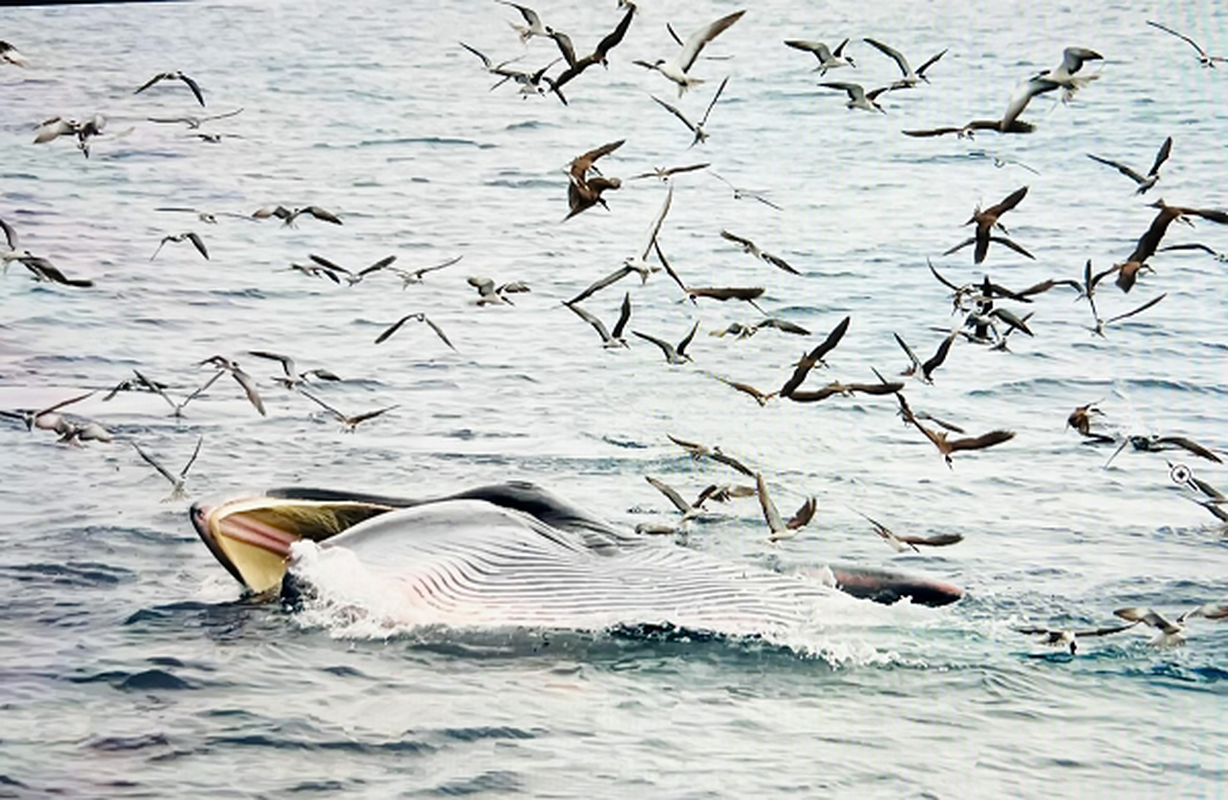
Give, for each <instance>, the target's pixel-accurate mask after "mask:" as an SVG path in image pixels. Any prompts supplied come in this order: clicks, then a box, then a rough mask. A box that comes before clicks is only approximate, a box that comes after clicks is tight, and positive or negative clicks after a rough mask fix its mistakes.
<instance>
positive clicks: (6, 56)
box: [0, 41, 30, 67]
mask: <svg viewBox="0 0 1228 800" xmlns="http://www.w3.org/2000/svg"><path fill="white" fill-rule="evenodd" d="M0 61H3V62H4V63H5V64H12V65H13V66H15V67H24V66H27V65H28V64H29V63H30V62H29V61H27V60H26V57H25V56H23V55H22V54H21V53H20V52H18V51H17V48H16V47H13V45H11V44H9V43H8V42H5V41H0Z"/></svg>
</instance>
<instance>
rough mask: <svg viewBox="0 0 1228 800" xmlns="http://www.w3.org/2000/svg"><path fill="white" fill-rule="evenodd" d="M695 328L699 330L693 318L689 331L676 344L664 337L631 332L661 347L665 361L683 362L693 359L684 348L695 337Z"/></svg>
mask: <svg viewBox="0 0 1228 800" xmlns="http://www.w3.org/2000/svg"><path fill="white" fill-rule="evenodd" d="M697 330H699V320H695V324H694V325H692V326H691V330H690V332H688V333H687V335H686V336H683V337H682V341H680V342H678V345H677V346H674V345H672V344H670V343H669V342H667V341H665V340H664V339H658V338H657V337H655V336H650V335H648V334H647V333H640V332H639V331H631V332H632V333H634V334H635V335H636V336H638V337H640V338H641V339H643V340H644V341H646V342H652V343H653V344H655V345H656V346H657V347H659V348H661V352H662V353H664V354H665V361H666V363H668V364H685V363H687V362H688V361H693V359H692V358H691V357H690V356H689V355H688V354H687V351H686V349H687V346H688V345H690V343H691V340H692V339H694V338H695V332H696V331H697Z"/></svg>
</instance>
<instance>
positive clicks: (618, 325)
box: [610, 292, 631, 341]
mask: <svg viewBox="0 0 1228 800" xmlns="http://www.w3.org/2000/svg"><path fill="white" fill-rule="evenodd" d="M630 319H631V292H624V293H623V304H622V307H621V308H619V310H618V321H617V322H615V323H614V330H613V331H612V332H611V334H610V335H611V336H612V338H613V339H614V340H615V341H617V340H620V339H622V338H623V330H625V329H626V327H627V322H628V321H629V320H630Z"/></svg>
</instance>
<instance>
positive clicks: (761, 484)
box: [755, 472, 819, 543]
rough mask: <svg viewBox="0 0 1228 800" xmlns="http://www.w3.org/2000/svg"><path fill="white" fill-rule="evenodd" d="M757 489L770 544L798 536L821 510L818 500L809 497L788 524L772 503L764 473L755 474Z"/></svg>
mask: <svg viewBox="0 0 1228 800" xmlns="http://www.w3.org/2000/svg"><path fill="white" fill-rule="evenodd" d="M755 488H756V490H757V493H758V495H759V508H760V509H761V510H762V511H763V519H764V521H766V522H767V525H768V541H769V542H773V543H775V542H779V541H783V540H784V539H792V538H793V537H794V536H797V534H798V532H799V531H800V530H801V529H802V528H804V527H806V526H807V525H809V524H810V520H812V519H814V514H815V512H816V511H817V510H818V508H819V501H818V498H816V497H813V496H811V497H807V498H806V500H805V502H803V503H802V507H801V508H799V509H798V510H797V513H796V514H794V515H793V516H792V517H790V518H789V520H788V521H787V522H786V521H785V520H784V519H782V518H781V516H780V512H779V511H778V510H777V509H776V504H775V503H774V502H772V497H771V495H769V494H768V489H767V481H765V480H764V479H763V474H762V473H759V472H756V473H755Z"/></svg>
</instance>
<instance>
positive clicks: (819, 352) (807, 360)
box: [780, 316, 852, 397]
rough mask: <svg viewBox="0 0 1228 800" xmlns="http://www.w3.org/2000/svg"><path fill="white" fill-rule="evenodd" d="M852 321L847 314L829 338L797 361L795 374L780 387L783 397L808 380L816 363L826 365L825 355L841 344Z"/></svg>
mask: <svg viewBox="0 0 1228 800" xmlns="http://www.w3.org/2000/svg"><path fill="white" fill-rule="evenodd" d="M851 321H852V317H851V316H847V317H845V318H844V319H842V320H840V322H838V323H837V324H836V327H834V328H832V330H831V333H829V334H827V338H826V339H824V340H823V341H822V342H820V343H819V345H818V347H816V348H814V349H813V350H811V351H810V352H809V353H807V354H805V355H803V356H802V358H801V360H800V361H798V362H797V366H796V367H794V369H793V374H792V375H790V376H789V379H788V380H787V381H785V382H784V385H783V386H781V387H780V396H781V397H789V396H790V395H792V394H793V392H795V391H796V390H797V389H798V387H800V386H801V385H802V382H803V381H805V380H806V376H807V375H809V374H810V370H812V369H814V367H815V365H816V364H823V365H824V366H826V362H824V361H823V356H825V355H827V354H828V353H830V352H831V351H832V349H834V348H835V346H836V345H838V344H840V340H841V339H843V338H844V334H845V332H847V331H848V329H849V323H850V322H851Z"/></svg>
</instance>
